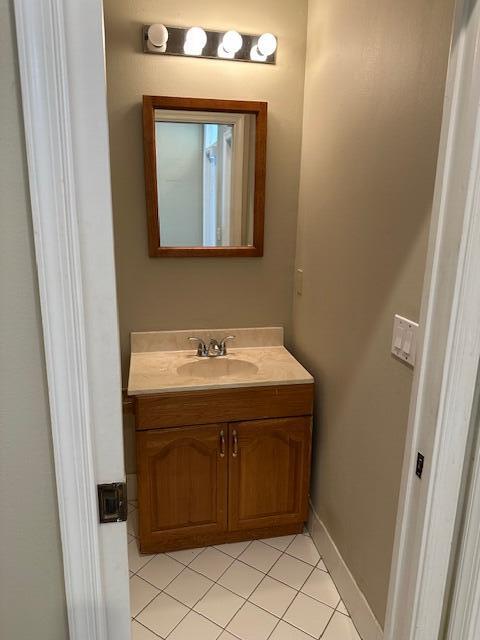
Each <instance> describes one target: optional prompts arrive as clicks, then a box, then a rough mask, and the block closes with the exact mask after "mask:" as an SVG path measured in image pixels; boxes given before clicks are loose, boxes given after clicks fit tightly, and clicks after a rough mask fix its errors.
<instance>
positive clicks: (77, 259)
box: [14, 0, 130, 640]
mask: <svg viewBox="0 0 480 640" xmlns="http://www.w3.org/2000/svg"><path fill="white" fill-rule="evenodd" d="M14 7H15V21H16V30H17V47H18V56H19V67H20V80H21V91H22V102H23V116H24V127H25V140H26V151H27V162H28V174H29V185H30V198H31V209H32V219H33V230H34V241H35V255H36V264H37V272H38V282H39V293H40V306H41V313H42V323H43V338H44V348H45V359H46V370H47V382H48V392H49V401H50V416H51V428H52V441H53V457H54V465H55V475H56V485H57V495H58V510H59V521H60V532H61V540H62V550H63V566H64V579H65V594H66V606H67V614H68V625H69V633H70V638H71V639H72V640H113V638H116V639H117V640H127V638H130V622H129V617H130V616H129V605H128V565H127V553H126V544H127V541H126V526H125V523H122V524H118V525H117V524H108V525H100V524H99V517H98V505H97V491H96V485H97V483H98V484H100V483H105V482H112V481H122V480H124V472H123V470H124V466H123V446H122V423H121V384H120V357H119V341H118V332H117V323H118V320H117V310H116V294H115V291H116V287H115V271H114V261H113V233H112V209H111V194H110V165H109V151H108V121H107V109H106V83H105V70H104V48H103V37H104V34H103V13H102V11H103V8H102V3H101V1H100V0H83V1H82V2H78V0H37V1H33V2H32V1H31V0H14ZM107 438H110V440H111V449H110V451H109V458H108V461H107V462H104V463H102V464H99V462H102V460H103V459H106V455H105V445H106V440H107ZM109 554H110V555H109ZM123 575H125V581H123V580H120V579H119V578H120V577H123ZM107 594H108V597H107Z"/></svg>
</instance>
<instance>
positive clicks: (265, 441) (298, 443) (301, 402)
mask: <svg viewBox="0 0 480 640" xmlns="http://www.w3.org/2000/svg"><path fill="white" fill-rule="evenodd" d="M229 334H233V335H235V340H232V341H231V342H229V344H228V351H227V353H226V355H218V354H216V355H215V357H206V356H205V357H201V356H200V355H199V353H200V350H201V349H200V348H198V349H197V347H196V346H194V347H193V348H192V346H191V344H190V343H189V341H188V338H189V337H190V336H197V335H200V336H201V337H202V338H203V340H204V342H205V344H206V345H208V344H209V343H210V341H211V344H216V345H217V346H218V344H219V343H220V341H221V339H222V337H224V336H227V335H229ZM207 351H208V346H207ZM128 394H129V395H131V396H133V397H134V412H135V429H136V448H137V479H138V502H139V514H140V520H139V535H140V549H141V551H142V552H143V553H153V552H161V551H167V550H173V549H182V548H190V547H196V546H204V545H208V544H220V543H224V542H234V541H239V540H244V539H251V538H262V537H273V536H279V535H286V534H291V533H298V532H300V531H301V530H302V529H303V523H304V522H305V520H306V518H307V509H308V486H309V477H310V452H311V435H312V406H313V378H312V376H311V375H310V374H309V373H308V372H307V371H306V370H305V369H304V368H303V367H302V366H301V365H300V364H299V363H298V362H297V361H296V360H295V359H294V358H293V356H292V355H291V354H290V353H289V352H288V351H287V350H286V349H285V348H284V346H283V330H282V329H281V328H268V329H233V330H219V331H201V332H199V331H194V332H186V331H176V332H154V333H134V334H132V354H131V362H130V376H129V386H128Z"/></svg>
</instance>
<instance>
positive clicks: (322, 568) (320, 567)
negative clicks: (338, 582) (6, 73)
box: [317, 559, 328, 573]
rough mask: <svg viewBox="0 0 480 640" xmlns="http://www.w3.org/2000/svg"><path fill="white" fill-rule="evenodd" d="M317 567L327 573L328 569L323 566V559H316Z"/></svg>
mask: <svg viewBox="0 0 480 640" xmlns="http://www.w3.org/2000/svg"><path fill="white" fill-rule="evenodd" d="M317 569H321V570H322V571H326V572H327V573H328V569H327V567H326V566H325V563H324V561H323V560H321V559H320V560H319V561H318V564H317Z"/></svg>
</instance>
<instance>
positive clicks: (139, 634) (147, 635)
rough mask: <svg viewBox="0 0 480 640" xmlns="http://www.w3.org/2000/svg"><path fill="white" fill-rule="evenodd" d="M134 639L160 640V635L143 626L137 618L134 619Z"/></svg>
mask: <svg viewBox="0 0 480 640" xmlns="http://www.w3.org/2000/svg"><path fill="white" fill-rule="evenodd" d="M132 640H158V636H156V635H155V634H154V633H152V632H151V631H149V630H148V629H147V628H146V627H143V626H142V625H141V624H139V623H138V622H137V621H136V620H132Z"/></svg>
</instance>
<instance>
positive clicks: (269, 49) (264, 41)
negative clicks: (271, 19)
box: [257, 33, 277, 56]
mask: <svg viewBox="0 0 480 640" xmlns="http://www.w3.org/2000/svg"><path fill="white" fill-rule="evenodd" d="M257 46H258V50H259V52H260V53H261V54H262V55H264V56H271V55H272V53H275V51H276V50H277V39H276V37H275V36H274V35H273V33H263V34H262V35H261V36H260V38H259V39H258V45H257Z"/></svg>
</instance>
